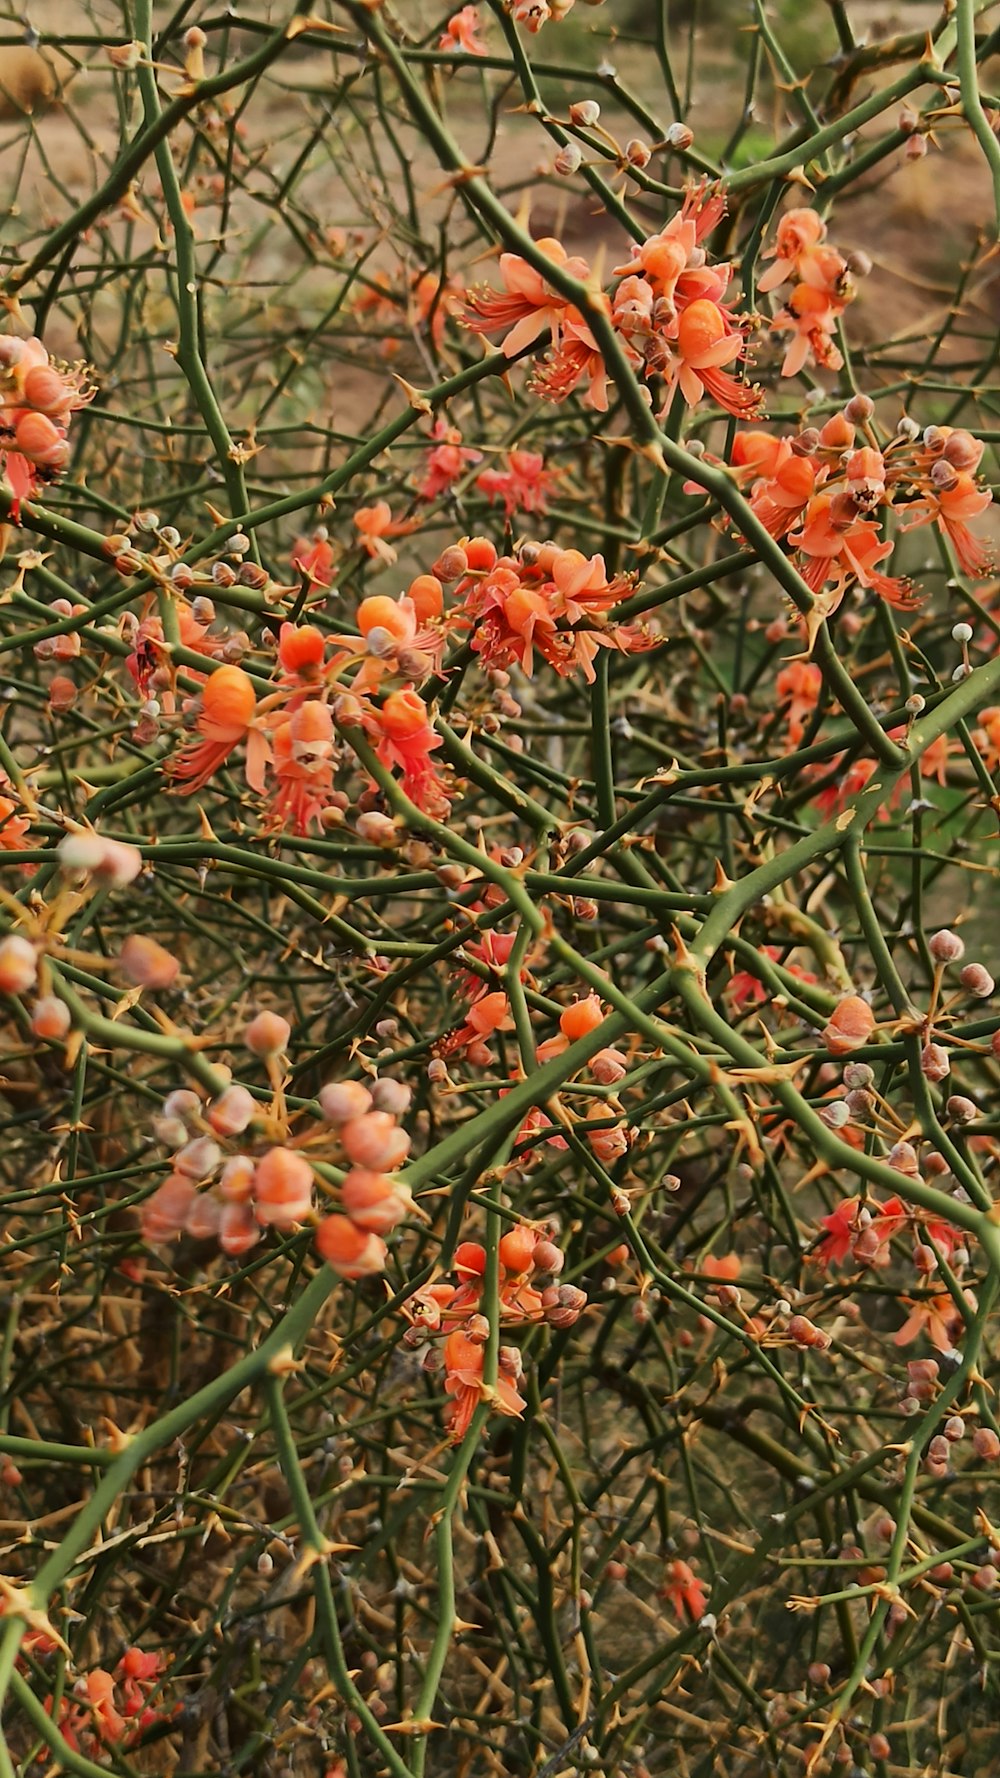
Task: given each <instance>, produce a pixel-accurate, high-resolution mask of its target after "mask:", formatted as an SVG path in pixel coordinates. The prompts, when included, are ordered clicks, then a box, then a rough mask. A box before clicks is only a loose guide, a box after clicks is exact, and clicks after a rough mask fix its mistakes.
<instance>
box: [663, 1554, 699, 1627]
mask: <svg viewBox="0 0 1000 1778" xmlns="http://www.w3.org/2000/svg"><path fill="white" fill-rule="evenodd" d="M660 1598H661V1599H666V1600H667V1602H668V1604H669V1605H670V1606H671V1607H672V1609H673V1611H674V1612H675V1613H676V1615H677V1617H678V1618H679V1619H680V1621H681V1623H682V1624H685V1623H692V1624H697V1623H700V1622H701V1620H702V1618H703V1617H704V1615H705V1602H706V1594H705V1588H704V1586H703V1585H702V1582H701V1581H700V1580H699V1579H698V1577H697V1575H696V1574H695V1572H694V1570H693V1569H692V1567H691V1566H690V1564H689V1563H688V1562H681V1561H676V1562H668V1563H667V1571H666V1576H665V1578H664V1582H663V1585H662V1587H661V1588H660Z"/></svg>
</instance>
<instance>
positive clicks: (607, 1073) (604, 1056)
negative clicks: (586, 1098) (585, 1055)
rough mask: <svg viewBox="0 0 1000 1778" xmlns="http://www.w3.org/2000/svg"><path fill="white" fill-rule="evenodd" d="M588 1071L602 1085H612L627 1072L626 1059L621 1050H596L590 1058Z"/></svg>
mask: <svg viewBox="0 0 1000 1778" xmlns="http://www.w3.org/2000/svg"><path fill="white" fill-rule="evenodd" d="M590 1072H591V1074H592V1075H593V1077H594V1079H595V1080H596V1081H597V1082H598V1084H599V1085H600V1086H602V1087H613V1086H614V1085H615V1084H616V1083H617V1082H618V1081H620V1080H621V1079H622V1078H623V1077H624V1075H625V1074H626V1073H627V1072H628V1061H627V1059H626V1057H625V1056H624V1055H623V1054H622V1051H621V1050H617V1049H606V1050H598V1052H597V1054H596V1056H591V1058H590Z"/></svg>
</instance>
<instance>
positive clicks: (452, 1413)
mask: <svg viewBox="0 0 1000 1778" xmlns="http://www.w3.org/2000/svg"><path fill="white" fill-rule="evenodd" d="M485 1356H486V1350H485V1344H484V1342H483V1341H482V1340H480V1339H478V1338H475V1337H472V1336H470V1334H469V1333H468V1331H467V1329H465V1328H456V1329H455V1331H454V1333H450V1334H449V1335H448V1338H447V1339H446V1340H445V1343H444V1367H445V1382H444V1386H445V1392H446V1394H448V1395H450V1396H451V1397H452V1400H451V1403H450V1404H449V1408H448V1415H447V1418H448V1426H449V1438H450V1440H451V1442H452V1444H459V1443H460V1442H461V1440H462V1439H463V1438H464V1437H465V1435H466V1433H467V1432H468V1430H469V1427H470V1425H471V1424H472V1419H473V1416H474V1414H475V1412H476V1409H477V1407H478V1406H479V1404H480V1402H481V1401H484V1400H488V1401H489V1402H490V1404H491V1406H492V1407H494V1408H495V1409H496V1410H497V1412H498V1413H500V1414H506V1415H509V1416H511V1417H512V1418H515V1419H519V1418H520V1416H521V1415H522V1414H523V1412H524V1410H525V1408H526V1406H527V1402H526V1401H525V1400H524V1397H523V1396H521V1395H519V1394H518V1392H517V1390H516V1388H515V1387H514V1384H513V1382H512V1381H511V1380H510V1378H509V1376H505V1375H504V1372H503V1370H502V1369H501V1370H500V1371H499V1372H498V1375H497V1380H496V1384H495V1385H494V1387H493V1389H491V1390H487V1389H486V1387H485V1385H484V1383H483V1365H484V1361H485Z"/></svg>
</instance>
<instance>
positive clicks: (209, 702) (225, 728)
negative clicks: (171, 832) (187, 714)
mask: <svg viewBox="0 0 1000 1778" xmlns="http://www.w3.org/2000/svg"><path fill="white" fill-rule="evenodd" d="M256 708H257V697H256V693H255V692H254V688H253V681H252V680H251V679H250V677H249V675H248V674H246V673H244V671H243V669H242V667H228V666H227V667H217V668H216V669H215V672H214V673H211V674H209V677H208V678H207V679H206V681H205V685H204V687H203V689H202V693H201V699H200V705H199V709H198V714H197V727H198V732H199V733H200V735H201V736H202V739H201V740H200V741H198V742H193V743H191V744H190V745H189V746H187V747H184V748H182V749H181V751H180V753H179V754H178V755H177V756H176V758H175V759H173V760H172V761H171V762H170V763H169V764H168V766H167V768H166V769H167V772H168V775H169V776H170V777H171V778H173V779H174V780H182V782H178V783H177V784H176V789H177V794H178V795H179V796H191V795H192V794H193V792H194V791H196V790H201V789H203V788H204V786H205V785H206V784H207V783H208V781H209V779H210V778H211V777H212V776H213V775H214V773H216V772H217V771H218V770H219V768H220V766H223V765H225V763H226V760H227V759H228V758H229V755H230V754H231V753H232V752H233V749H234V748H236V747H238V746H239V745H240V742H241V741H245V742H246V744H247V762H246V775H247V783H248V784H249V785H250V787H251V789H252V790H256V791H262V790H263V788H264V768H265V765H266V763H267V758H268V746H267V741H266V740H265V738H264V735H263V733H262V732H261V730H260V729H259V728H256V727H254V717H255V712H256Z"/></svg>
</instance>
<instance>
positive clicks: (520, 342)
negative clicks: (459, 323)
mask: <svg viewBox="0 0 1000 1778" xmlns="http://www.w3.org/2000/svg"><path fill="white" fill-rule="evenodd" d="M535 245H536V247H537V248H538V251H539V253H542V254H545V256H546V257H547V258H548V259H550V260H552V262H553V264H555V265H556V266H558V267H559V268H560V269H561V270H562V271H564V272H566V273H568V275H569V276H570V277H572V278H576V279H579V280H581V281H582V280H584V279H586V278H588V277H589V275H590V267H589V266H588V264H587V262H586V260H585V259H574V258H571V257H570V255H569V254H568V253H567V252H566V249H565V247H564V246H563V244H562V242H561V241H557V240H556V239H555V238H554V237H552V236H545V237H544V238H543V239H542V240H540V241H536V243H535ZM500 276H501V278H502V280H503V286H504V287H503V290H492V289H490V288H489V287H488V286H483V287H482V288H480V289H478V290H467V291H466V293H465V304H466V312H465V325H466V327H468V328H470V329H471V330H472V332H473V333H487V334H489V333H499V332H501V330H504V338H503V340H502V342H501V345H502V349H503V352H504V354H505V356H506V357H507V358H516V356H517V354H518V353H519V352H522V351H523V350H524V348H525V346H530V345H533V344H534V342H535V340H537V339H539V338H540V337H541V336H542V334H543V333H545V331H546V329H547V330H548V331H549V332H550V333H551V335H552V341H553V345H558V343H559V340H560V338H561V334H562V324H563V320H564V317H565V314H566V308H567V303H566V298H565V297H563V296H560V295H559V293H558V291H555V290H553V289H552V287H551V286H550V285H549V284H547V283H546V282H545V279H544V277H543V276H542V273H541V272H537V271H536V270H535V268H534V266H532V265H529V264H528V261H527V260H526V259H522V258H521V256H520V254H519V253H501V255H500Z"/></svg>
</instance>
